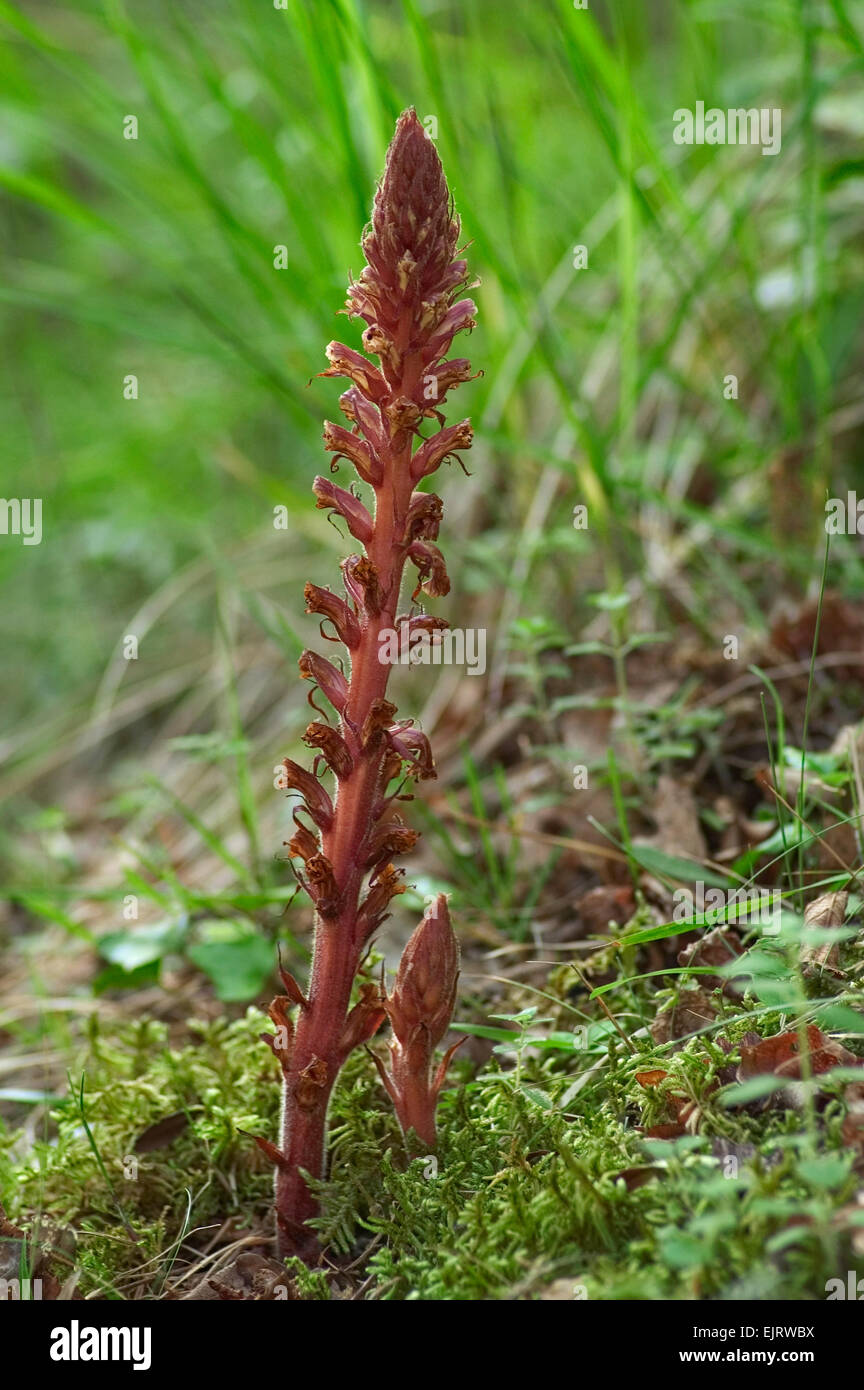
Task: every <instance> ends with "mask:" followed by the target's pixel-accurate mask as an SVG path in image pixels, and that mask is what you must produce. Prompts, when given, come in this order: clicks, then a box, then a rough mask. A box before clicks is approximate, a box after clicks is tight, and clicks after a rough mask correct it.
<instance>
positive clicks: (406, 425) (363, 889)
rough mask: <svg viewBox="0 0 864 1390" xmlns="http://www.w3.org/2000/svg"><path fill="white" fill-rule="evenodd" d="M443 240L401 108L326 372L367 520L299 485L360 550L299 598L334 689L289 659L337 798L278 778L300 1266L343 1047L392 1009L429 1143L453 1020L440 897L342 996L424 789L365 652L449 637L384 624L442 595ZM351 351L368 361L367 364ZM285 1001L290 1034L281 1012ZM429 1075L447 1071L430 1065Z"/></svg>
mask: <svg viewBox="0 0 864 1390" xmlns="http://www.w3.org/2000/svg"><path fill="white" fill-rule="evenodd" d="M458 243H459V221H458V218H456V217H455V216H454V213H453V208H452V204H451V200H450V194H449V191H448V188H447V183H446V180H445V178H444V171H443V169H442V168H441V161H440V160H439V158H438V153H437V151H436V149H435V146H434V144H433V143H432V141H431V140H430V139H429V137H428V136H427V134H426V132H425V130H424V129H423V126H422V125H421V123H420V121H419V120H418V119H417V116H416V114H415V112H414V111H406V112H404V113H403V115H402V116H400V118H399V121H398V123H397V126H396V132H395V134H394V137H393V141H392V143H391V145H390V149H389V151H388V154H387V163H386V167H385V170H384V176H383V178H382V180H381V183H380V184H379V186H378V190H377V192H376V194H375V200H374V204H373V208H372V218H371V222H370V224H369V226H368V227H367V229H366V231H365V232H364V234H363V239H362V246H363V250H364V253H365V257H366V262H367V264H366V266H365V267H364V269H363V270H362V271H361V273H360V275H359V276H358V277H357V278H356V279H355V280H354V281H353V282H352V284H351V285H350V287H349V290H348V300H347V311H348V315H349V317H359V318H361V319H363V320H364V322H365V325H366V327H365V329H364V331H363V334H362V346H363V352H357V351H356V350H355V349H354V348H350V347H347V346H346V345H345V344H344V343H331V344H330V345H329V347H328V348H327V360H328V364H329V365H328V367H327V369H326V371H324V372H323V373H322V375H323V376H326V377H337V376H338V377H344V378H347V380H348V382H349V385H348V389H347V390H346V391H344V392H343V394H342V396H341V399H340V406H341V408H342V411H343V413H344V415H345V418H346V420H347V422H348V425H349V426H350V428H347V429H346V428H345V427H344V426H342V425H337V424H334V423H332V422H330V421H328V422H326V423H325V425H324V444H325V447H326V448H327V450H328V451H329V452H330V453H331V454H332V455H333V461H332V463H331V471H336V469H337V468H338V465H339V461H340V460H341V459H345V460H347V461H348V462H349V463H350V464H352V465H353V467H354V469H355V470H356V472H357V475H358V477H359V478H360V479H361V480H362V481H363V482H364V483H366V484H368V485H369V486H370V487H371V488H372V489H373V490H374V493H375V506H374V510H367V508H366V507H365V506H364V505H363V503H362V502H361V501H360V500H359V498H357V497H356V496H355V495H354V493H353V491H349V490H347V489H345V488H340V487H337V486H336V484H335V483H334V482H332V481H330V479H328V478H320V477H319V478H316V480H315V483H314V493H315V501H316V505H317V506H318V507H320V508H322V509H324V510H327V511H329V512H330V513H331V514H338V516H339V517H341V518H342V520H343V521H344V522H345V524H346V526H347V528H348V531H349V532H350V534H351V535H352V536H353V537H354V538H355V540H356V541H358V542H359V543H360V545H361V546H362V547H363V551H364V553H362V554H354V555H349V556H348V557H347V558H346V559H345V560H344V561H343V562H342V575H343V580H344V584H345V592H346V598H345V599H342V598H341V597H339V596H337V595H336V594H334V593H331V591H330V590H329V589H322V588H319V587H318V586H317V585H314V584H307V586H306V590H305V595H306V605H307V611H309V612H311V613H318V614H321V615H322V617H323V619H324V620H325V621H329V623H330V624H331V625H332V629H333V631H335V634H336V638H338V640H339V641H340V642H341V643H342V644H343V645H344V647H345V648H346V650H347V652H348V655H349V661H348V662H347V663H346V665H345V671H346V672H348V671H349V670H350V678H349V677H348V676H347V675H346V674H344V673H343V672H342V671H341V670H340V669H339V668H338V667H337V666H336V665H334V664H333V663H332V662H329V661H326V660H325V659H324V657H322V656H318V655H316V653H314V652H310V651H305V652H304V653H303V654H302V656H301V657H300V663H299V665H300V673H301V675H302V676H303V677H304V678H305V679H307V680H310V681H313V682H314V683H315V684H316V685H317V686H318V687H320V690H321V692H322V693H323V695H324V696H325V697H326V699H327V700H329V702H330V704H331V705H332V706H333V708H334V709H335V711H336V713H337V715H338V716H339V720H338V727H332V726H331V725H330V723H329V722H322V721H319V720H317V719H316V720H313V722H312V723H311V724H310V725H309V727H308V728H307V730H306V734H305V741H306V743H307V744H308V745H309V746H310V747H311V748H313V749H315V750H316V753H317V757H316V763H315V767H316V771H317V769H318V768H319V766H321V765H322V764H323V763H326V764H327V766H328V768H329V770H330V772H331V773H332V774H333V775H334V776H335V780H336V796H335V802H334V801H333V800H331V798H330V796H329V794H328V793H327V791H325V789H324V788H323V787H322V785H321V783H320V782H319V781H318V778H317V776H315V775H313V773H311V772H304V770H303V769H302V768H298V767H297V764H296V763H291V762H286V764H285V767H286V772H287V774H288V785H289V786H290V787H293V788H296V789H297V790H298V791H300V792H301V793H302V795H303V797H304V800H305V805H306V809H307V811H308V813H309V816H310V817H311V820H312V821H313V823H314V826H315V827H316V828H317V831H318V834H315V833H313V830H312V829H310V828H309V827H308V826H307V825H306V823H305V820H303V819H301V818H300V817H299V816H298V811H299V810H300V808H299V807H298V808H295V812H294V819H295V825H296V827H297V828H296V832H295V834H294V835H293V837H292V839H291V840H290V841H289V843H288V850H289V853H290V855H291V856H292V859H293V860H295V861H302V862H301V863H295V864H292V869H293V870H294V872H295V875H296V877H297V878H298V880H299V882H300V884H301V885H302V887H303V888H304V889H305V890H306V892H307V893H308V894H309V896H310V897H311V899H312V901H313V903H314V905H315V919H316V920H315V944H314V952H313V962H312V973H311V982H310V984H309V987H308V990H307V994H306V995H304V994H303V993H302V991H301V990H300V987H299V985H297V983H296V981H294V979H293V977H291V976H289V975H287V974H285V975H283V985H284V988H285V995H283V996H280V998H279V999H278V1000H277V1001H276V1002H275V1003H274V1006H273V1010H272V1016H273V1019H274V1022H275V1023H277V1025H278V1029H277V1035H271V1034H268V1035H267V1041H268V1044H269V1045H270V1047H271V1048H272V1050H273V1051H274V1052H275V1054H276V1056H277V1059H278V1060H279V1063H280V1065H281V1067H282V1071H283V1076H284V1105H283V1123H282V1137H281V1142H280V1147H279V1148H278V1149H276V1147H275V1146H272V1148H273V1152H272V1154H271V1157H273V1159H274V1162H275V1163H276V1168H277V1171H276V1217H277V1227H278V1231H279V1242H280V1252H281V1253H282V1254H283V1255H299V1256H300V1257H301V1258H303V1259H306V1260H314V1259H315V1258H316V1256H317V1238H316V1236H315V1233H314V1229H313V1227H312V1226H311V1224H310V1223H311V1220H312V1218H313V1217H314V1216H315V1214H316V1210H317V1208H316V1202H315V1198H314V1197H313V1195H312V1192H311V1191H310V1188H309V1186H308V1185H307V1177H310V1176H311V1177H312V1178H320V1177H321V1176H322V1174H323V1171H324V1146H325V1135H326V1119H327V1106H328V1101H329V1097H330V1093H331V1090H332V1087H333V1082H334V1081H335V1079H336V1076H337V1074H338V1072H339V1069H340V1067H341V1066H342V1063H343V1062H344V1060H345V1058H346V1056H347V1055H348V1053H349V1052H350V1051H351V1050H352V1049H353V1048H355V1047H359V1046H362V1045H365V1044H367V1043H368V1042H369V1041H370V1039H371V1038H372V1037H373V1036H374V1034H375V1032H376V1031H377V1029H378V1028H379V1027H380V1025H381V1023H382V1022H383V1021H384V1019H385V1017H386V1016H387V1015H389V1017H390V1019H391V1022H392V1024H393V1031H394V1041H393V1044H392V1048H391V1052H392V1075H390V1076H388V1075H387V1073H386V1072H385V1073H384V1078H385V1085H386V1087H387V1089H388V1092H389V1094H390V1095H391V1097H392V1099H393V1101H394V1104H395V1105H396V1107H397V1111H398V1113H399V1118H400V1121H401V1123H402V1125H403V1127H404V1128H405V1129H406V1130H409V1129H414V1130H416V1131H417V1133H418V1135H419V1136H420V1138H421V1139H422V1140H423V1141H424V1142H426V1143H432V1142H433V1140H434V1133H435V1121H434V1114H435V1101H436V1098H437V1094H438V1090H439V1089H440V1086H441V1084H442V1082H443V1077H444V1071H442V1069H441V1067H439V1070H438V1073H436V1076H435V1078H434V1079H433V1078H432V1076H431V1059H432V1052H433V1051H434V1048H435V1047H436V1045H437V1043H438V1042H439V1041H440V1040H441V1038H442V1037H443V1035H444V1033H445V1032H446V1029H447V1026H448V1024H449V1020H450V1014H451V1012H452V1008H453V1000H454V996H455V990H456V978H457V974H458V948H457V947H456V943H455V937H454V936H453V931H452V927H451V926H450V920H449V916H448V913H447V904H446V900H445V899H444V898H443V897H441V898H439V899H437V901H436V903H435V904H433V907H432V908H430V909H429V911H428V912H427V914H426V916H425V917H424V919H423V922H422V923H421V925H420V927H418V929H417V931H416V932H415V933H414V936H413V937H412V938H411V941H410V942H409V944H408V947H407V948H406V952H405V955H404V956H403V961H402V964H401V966H400V968H399V973H398V975H397V978H396V985H395V988H394V991H393V995H392V997H391V998H390V999H389V1000H385V999H384V997H383V996H382V995H381V994H380V992H379V990H378V989H377V987H376V986H374V985H371V984H369V983H368V982H367V983H363V984H362V985H361V986H360V992H359V998H356V997H355V998H352V989H353V986H354V981H355V978H356V976H357V974H358V972H359V970H360V968H361V964H362V960H363V955H364V951H365V950H366V947H367V943H368V941H369V939H370V937H371V936H372V934H373V933H374V932H375V931H376V930H377V928H378V927H379V926H380V924H381V922H382V921H383V920H384V918H385V917H386V915H387V913H388V910H389V907H390V904H391V902H392V900H393V898H394V897H396V896H397V895H398V894H400V893H403V892H404V891H405V883H404V877H403V874H402V871H401V870H399V869H397V868H395V867H394V865H393V862H392V860H393V858H394V857H395V856H397V855H400V854H404V853H407V852H408V851H409V850H410V849H412V848H413V846H414V843H415V841H416V838H417V836H416V833H415V832H414V831H413V830H410V829H409V828H408V827H407V826H405V825H403V824H402V822H401V821H400V820H398V819H396V818H395V817H394V814H393V807H394V803H395V801H396V800H397V799H403V800H404V799H410V798H408V797H407V796H406V794H405V793H404V792H403V791H402V786H403V785H404V781H405V779H406V777H413V778H418V779H422V778H425V777H434V776H435V767H434V763H433V760H432V752H431V749H430V747H429V741H428V739H427V738H426V736H425V735H424V734H422V733H421V732H420V731H419V730H417V729H414V728H412V727H411V721H410V720H400V721H399V722H398V723H397V722H395V721H396V706H395V705H394V704H393V703H392V701H390V700H388V699H387V681H388V677H389V674H390V664H391V663H390V662H388V661H382V660H381V659H380V657H381V652H382V639H384V640H387V639H388V638H389V636H390V634H391V633H392V632H393V631H394V630H395V631H396V632H397V633H398V634H399V642H400V652H401V651H402V650H410V645H411V641H412V639H418V638H419V637H420V636H421V635H422V634H428V633H434V632H435V631H437V630H438V629H440V628H442V627H446V626H447V624H446V622H445V620H444V619H443V618H435V617H433V616H431V615H426V614H424V613H418V614H414V613H409V614H408V615H407V616H402V617H397V611H398V604H399V594H400V588H401V586H402V579H403V572H404V569H405V564H406V561H407V560H408V559H410V560H411V562H412V563H413V564H414V565H416V567H417V570H418V584H417V588H416V589H415V591H414V595H413V598H414V599H416V597H417V594H418V593H419V592H420V589H421V588H422V589H424V590H425V592H426V593H428V594H431V595H443V594H446V593H447V591H448V589H449V587H450V581H449V579H448V577H447V569H446V565H445V563H444V558H443V556H442V554H441V552H440V550H439V549H438V548H437V546H436V545H435V544H434V542H435V541H436V540H437V538H438V532H439V529H440V525H441V515H442V503H441V499H440V498H439V497H437V496H436V495H435V494H434V493H432V492H422V491H419V490H418V489H417V484H418V483H419V482H420V480H421V479H424V478H426V477H428V476H429V475H430V474H432V473H433V472H434V471H435V469H436V468H437V467H438V466H439V465H440V464H441V463H442V462H443V461H444V459H446V458H448V457H457V458H458V451H459V450H461V449H467V448H469V447H470V444H471V429H470V425H469V424H468V422H467V421H462V422H461V423H460V424H457V425H453V426H450V427H449V428H447V427H445V424H444V419H443V416H442V414H441V407H442V405H443V403H444V401H445V399H446V396H447V393H448V392H449V391H451V390H453V389H454V388H455V387H456V386H458V385H460V384H461V383H463V382H466V381H469V380H470V379H471V375H472V374H471V366H470V363H469V362H468V361H467V360H466V359H465V358H457V359H453V360H450V361H448V360H447V353H448V352H449V351H450V348H451V344H452V341H453V337H454V336H455V334H456V333H459V332H461V331H462V330H463V329H470V328H471V327H473V324H474V317H475V313H476V310H475V307H474V304H473V303H472V301H471V300H469V299H459V294H460V291H461V289H462V288H463V287H464V286H465V284H466V273H467V267H466V264H465V261H464V260H462V259H461V258H460V257H459V256H458V254H457V247H458ZM364 354H368V355H369V356H377V357H378V358H379V362H380V365H375V364H373V363H372V362H371V361H369V360H368V356H367V355H364ZM427 420H429V421H431V422H433V432H432V433H430V435H429V437H428V438H427V439H424V438H421V437H419V433H420V427H421V425H422V424H423V422H424V421H427ZM436 426H437V427H438V428H437V429H436V428H435V427H436ZM331 519H332V517H331ZM322 632H323V627H322ZM324 635H328V634H324ZM331 640H335V639H332V638H331ZM310 701H311V695H310ZM315 708H316V709H317V708H318V706H317V705H316V706H315ZM319 712H320V711H319ZM394 782H395V783H397V789H396V790H395V791H391V787H392V784H393V783H394ZM297 1005H299V1010H298V1011H297V1013H296V1016H295V1019H294V1020H293V1022H292V1020H291V1019H289V1018H288V1014H287V1010H288V1009H289V1008H293V1007H295V1006H297ZM376 1060H377V1059H376ZM378 1065H379V1066H380V1065H381V1064H380V1062H379V1063H378ZM442 1066H443V1067H444V1068H445V1070H446V1060H445V1063H444V1064H442Z"/></svg>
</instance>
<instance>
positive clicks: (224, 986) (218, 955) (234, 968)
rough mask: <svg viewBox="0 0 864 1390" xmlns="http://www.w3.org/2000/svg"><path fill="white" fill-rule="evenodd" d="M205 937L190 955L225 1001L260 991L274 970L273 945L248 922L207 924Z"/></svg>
mask: <svg viewBox="0 0 864 1390" xmlns="http://www.w3.org/2000/svg"><path fill="white" fill-rule="evenodd" d="M202 930H203V932H204V939H203V940H201V941H199V942H197V943H196V945H194V946H190V948H189V951H188V955H189V958H190V960H192V961H194V963H195V965H197V966H198V969H199V970H203V972H204V974H205V975H206V976H207V977H208V979H209V980H210V981H211V982H212V984H213V988H214V989H215V990H216V994H217V996H218V998H219V999H221V1000H222V1002H223V1003H225V1004H239V1003H244V1002H245V1001H246V1000H248V999H254V998H255V996H256V995H258V994H260V993H261V991H262V989H263V988H264V985H265V984H266V982H267V980H268V978H269V977H270V975H271V973H272V971H273V963H274V950H273V946H272V945H271V943H270V942H269V941H267V940H266V939H265V938H264V937H263V936H259V935H258V933H257V932H256V931H255V929H254V928H253V927H252V926H250V925H249V923H246V922H210V923H203V924H202Z"/></svg>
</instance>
